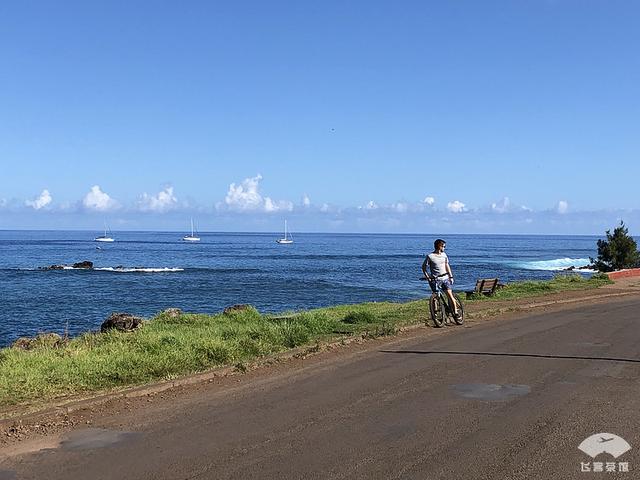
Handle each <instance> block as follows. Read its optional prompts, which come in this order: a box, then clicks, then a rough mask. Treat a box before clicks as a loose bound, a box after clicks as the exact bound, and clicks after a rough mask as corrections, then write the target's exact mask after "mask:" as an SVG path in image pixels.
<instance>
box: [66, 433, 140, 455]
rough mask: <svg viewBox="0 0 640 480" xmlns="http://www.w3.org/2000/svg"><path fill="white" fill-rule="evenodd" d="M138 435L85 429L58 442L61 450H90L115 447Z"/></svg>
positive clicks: (138, 434)
mask: <svg viewBox="0 0 640 480" xmlns="http://www.w3.org/2000/svg"><path fill="white" fill-rule="evenodd" d="M140 435H141V434H140V433H134V432H119V431H115V430H105V429H102V428H87V429H85V430H78V431H75V432H71V433H70V434H69V435H67V437H66V438H65V439H64V440H62V441H61V442H60V448H62V449H63V450H90V449H93V448H104V447H110V446H112V445H116V444H119V443H122V442H125V441H130V440H133V439H135V438H137V437H139V436H140Z"/></svg>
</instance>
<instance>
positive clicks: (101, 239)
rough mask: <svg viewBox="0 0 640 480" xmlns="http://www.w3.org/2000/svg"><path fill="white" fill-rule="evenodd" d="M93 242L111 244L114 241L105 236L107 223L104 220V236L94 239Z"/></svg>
mask: <svg viewBox="0 0 640 480" xmlns="http://www.w3.org/2000/svg"><path fill="white" fill-rule="evenodd" d="M109 233H111V230H109ZM93 241H94V242H113V241H115V240H114V239H113V237H111V236H109V235H107V222H106V220H105V222H104V235H100V236H99V237H96V238H94V239H93Z"/></svg>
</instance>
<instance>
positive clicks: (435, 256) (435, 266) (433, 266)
mask: <svg viewBox="0 0 640 480" xmlns="http://www.w3.org/2000/svg"><path fill="white" fill-rule="evenodd" d="M427 262H428V263H429V269H430V270H431V275H433V276H434V277H440V276H444V275H446V274H447V268H446V265H447V262H449V258H448V257H447V254H446V253H444V252H442V253H430V254H429V255H427Z"/></svg>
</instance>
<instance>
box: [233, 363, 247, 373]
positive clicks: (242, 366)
mask: <svg viewBox="0 0 640 480" xmlns="http://www.w3.org/2000/svg"><path fill="white" fill-rule="evenodd" d="M233 370H234V371H235V372H240V373H247V370H248V368H247V366H246V365H245V364H244V363H242V362H238V363H236V364H235V365H234V366H233Z"/></svg>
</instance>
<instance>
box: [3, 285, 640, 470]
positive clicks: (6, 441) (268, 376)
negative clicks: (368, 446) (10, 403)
mask: <svg viewBox="0 0 640 480" xmlns="http://www.w3.org/2000/svg"><path fill="white" fill-rule="evenodd" d="M636 295H640V278H637V277H636V278H624V279H620V280H618V281H616V283H615V284H611V285H607V286H604V287H601V288H598V289H589V290H574V291H563V292H558V293H554V294H549V295H544V296H537V297H529V298H522V299H519V300H509V301H493V300H490V301H481V302H475V303H472V304H469V305H468V308H467V320H466V321H465V325H464V326H463V327H455V326H451V327H445V328H441V329H437V328H433V327H431V326H426V325H415V326H410V327H406V328H403V329H402V330H401V331H400V332H399V333H398V334H397V335H394V336H389V337H379V338H375V339H365V338H362V337H358V336H356V337H350V338H344V339H342V340H341V341H337V342H333V343H326V344H320V345H315V346H311V347H305V348H299V349H295V350H292V351H289V352H286V353H283V354H279V355H275V356H272V357H268V358H262V359H260V360H258V361H256V362H254V363H253V364H250V365H248V366H247V368H246V370H245V369H242V371H240V370H238V369H237V368H235V367H224V368H219V369H215V370H212V371H209V372H206V373H202V374H198V375H192V376H188V377H182V378H179V379H176V380H172V381H167V382H161V383H156V384H151V385H146V386H143V387H134V388H126V389H120V390H118V391H112V392H108V393H102V394H96V395H93V396H88V397H84V398H80V397H74V398H68V399H65V400H64V401H59V402H52V403H50V404H48V405H23V406H20V407H17V408H12V409H5V410H4V411H0V417H2V418H1V419H0V457H2V455H5V456H6V455H13V454H16V453H21V452H25V451H32V450H37V449H41V448H47V446H50V444H52V442H53V444H55V442H57V441H58V440H59V439H60V438H61V435H62V434H64V433H65V432H67V431H69V430H73V429H76V428H82V427H85V428H86V427H92V428H98V427H100V428H114V427H117V428H119V429H123V428H131V429H135V428H140V426H142V425H145V424H147V423H155V422H157V421H158V419H161V418H163V414H164V413H166V412H175V411H176V410H179V409H180V408H181V406H187V405H192V404H194V403H197V402H198V401H199V400H198V399H199V398H202V396H204V395H206V396H212V395H229V394H233V392H234V391H235V390H236V389H246V388H256V389H259V388H260V385H261V384H265V383H266V382H273V381H283V382H286V379H287V377H288V376H290V375H292V374H296V373H297V374H300V373H301V372H304V371H313V370H314V369H318V368H323V369H324V368H338V365H339V363H340V362H342V361H345V360H347V359H349V358H352V357H354V356H357V355H361V354H363V353H366V352H368V351H371V350H375V349H379V348H380V347H383V346H384V347H387V346H389V345H392V344H398V343H402V342H405V341H407V340H411V339H415V338H424V337H434V338H436V337H438V336H442V335H453V334H455V333H456V332H460V331H463V330H464V329H469V328H473V329H477V328H491V324H492V323H494V322H500V321H508V320H513V319H517V318H522V317H526V316H529V315H533V314H540V313H545V312H556V311H560V310H569V309H578V308H580V307H582V306H584V305H589V304H594V303H612V304H613V303H615V302H620V301H624V300H625V299H628V298H630V297H632V296H636ZM163 412H164V413H163Z"/></svg>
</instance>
